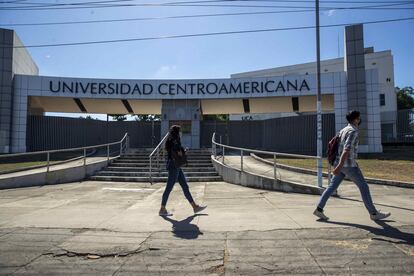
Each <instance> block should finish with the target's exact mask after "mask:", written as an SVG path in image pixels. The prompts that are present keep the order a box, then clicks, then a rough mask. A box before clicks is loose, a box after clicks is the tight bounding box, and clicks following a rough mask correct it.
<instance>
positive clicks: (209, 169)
mask: <svg viewBox="0 0 414 276" xmlns="http://www.w3.org/2000/svg"><path fill="white" fill-rule="evenodd" d="M152 169H153V171H157V170H158V169H157V168H152ZM161 169H162V170H165V167H162V168H161ZM105 170H107V171H132V172H148V171H149V167H116V166H112V165H110V166H108V167H107V168H105ZM183 171H184V173H186V172H215V171H216V170H215V169H214V167H213V166H209V167H199V168H198V167H191V168H190V167H184V168H183Z"/></svg>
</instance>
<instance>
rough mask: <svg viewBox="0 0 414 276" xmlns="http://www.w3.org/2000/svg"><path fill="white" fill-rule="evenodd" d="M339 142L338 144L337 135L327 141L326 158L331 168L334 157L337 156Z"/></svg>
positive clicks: (338, 137)
mask: <svg viewBox="0 0 414 276" xmlns="http://www.w3.org/2000/svg"><path fill="white" fill-rule="evenodd" d="M339 142H340V136H339V134H336V135H335V136H334V137H332V139H331V140H329V143H328V147H327V150H326V156H327V158H328V162H329V164H331V166H333V165H334V163H335V159H336V156H337V155H338V148H339Z"/></svg>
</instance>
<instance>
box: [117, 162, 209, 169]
mask: <svg viewBox="0 0 414 276" xmlns="http://www.w3.org/2000/svg"><path fill="white" fill-rule="evenodd" d="M111 165H112V166H117V167H133V166H135V167H140V168H149V163H121V162H112V164H111ZM155 166H156V163H154V164H153V167H155ZM160 166H161V167H165V163H161V162H160ZM212 166H213V163H211V162H210V163H206V164H200V163H188V165H187V166H185V167H187V168H188V167H212Z"/></svg>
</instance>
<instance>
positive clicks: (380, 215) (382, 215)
mask: <svg viewBox="0 0 414 276" xmlns="http://www.w3.org/2000/svg"><path fill="white" fill-rule="evenodd" d="M389 216H391V213H390V212H387V213H381V211H377V213H376V214H375V215H371V216H370V217H371V219H372V220H380V219H385V218H388V217H389Z"/></svg>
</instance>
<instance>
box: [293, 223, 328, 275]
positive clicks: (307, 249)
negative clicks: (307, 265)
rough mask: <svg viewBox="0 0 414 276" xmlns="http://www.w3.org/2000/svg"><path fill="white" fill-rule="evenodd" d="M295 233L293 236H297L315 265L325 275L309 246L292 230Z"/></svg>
mask: <svg viewBox="0 0 414 276" xmlns="http://www.w3.org/2000/svg"><path fill="white" fill-rule="evenodd" d="M293 232H294V233H295V236H296V237H297V238H298V240H299V241H300V242H301V243H302V244H303V247H304V248H305V249H306V251H307V252H308V253H309V255H310V256H311V257H312V259H313V261H314V262H315V263H316V265H317V266H318V267H319V269H320V270H321V272H322V274H323V275H326V272H325V270H324V269H323V268H322V266H321V265H320V264H319V262H318V260H317V259H316V257H315V256H314V255H313V254H312V252H311V251H310V250H309V248H308V247H307V246H306V244H305V243H304V242H303V239H302V238H301V237H299V235H298V233H297V232H296V231H293Z"/></svg>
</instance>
